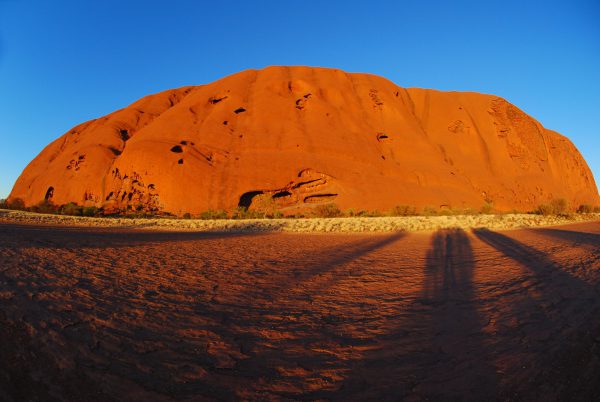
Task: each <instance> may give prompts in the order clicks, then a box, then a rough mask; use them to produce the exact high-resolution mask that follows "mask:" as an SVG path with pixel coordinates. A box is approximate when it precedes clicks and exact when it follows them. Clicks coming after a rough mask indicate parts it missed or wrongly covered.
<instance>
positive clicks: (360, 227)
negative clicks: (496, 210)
mask: <svg viewBox="0 0 600 402" xmlns="http://www.w3.org/2000/svg"><path fill="white" fill-rule="evenodd" d="M594 220H600V213H589V214H571V215H564V216H554V215H548V216H546V215H537V214H506V215H451V216H398V217H389V216H388V217H336V218H308V219H286V218H283V219H164V218H141V219H137V218H136V219H131V218H93V217H83V216H62V215H50V214H37V213H32V212H24V211H13V210H0V222H7V223H25V224H46V225H71V226H93V227H135V228H144V229H153V228H157V229H172V230H197V231H256V232H260V231H265V232H269V231H273V232H396V231H408V232H414V231H428V230H438V229H446V228H462V229H469V228H474V227H486V228H489V229H512V228H523V227H537V226H552V225H560V224H565V223H572V222H580V221H594Z"/></svg>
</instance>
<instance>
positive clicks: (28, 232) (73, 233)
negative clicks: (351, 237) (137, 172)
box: [0, 222, 277, 249]
mask: <svg viewBox="0 0 600 402" xmlns="http://www.w3.org/2000/svg"><path fill="white" fill-rule="evenodd" d="M239 224H240V230H231V231H166V230H146V231H145V230H139V229H136V227H132V228H122V227H115V228H86V227H65V226H34V225H18V224H3V223H0V247H2V246H6V247H11V248H13V249H20V248H32V247H33V248H52V249H58V248H66V249H78V248H112V247H135V246H141V245H144V244H146V243H164V242H179V241H194V240H203V239H220V238H231V237H239V236H260V235H264V234H266V233H270V232H273V231H277V227H274V228H273V230H269V231H265V230H263V231H251V230H249V229H250V228H249V227H248V228H245V229H244V226H243V222H242V223H239Z"/></svg>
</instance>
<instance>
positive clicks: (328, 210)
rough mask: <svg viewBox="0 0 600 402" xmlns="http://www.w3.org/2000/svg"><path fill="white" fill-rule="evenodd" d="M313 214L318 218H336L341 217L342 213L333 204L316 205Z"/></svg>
mask: <svg viewBox="0 0 600 402" xmlns="http://www.w3.org/2000/svg"><path fill="white" fill-rule="evenodd" d="M313 212H314V214H315V216H317V217H319V218H336V217H338V216H342V211H340V209H339V208H338V206H337V205H335V204H323V205H317V206H316V207H315V209H314V210H313Z"/></svg>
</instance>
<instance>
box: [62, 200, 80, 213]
mask: <svg viewBox="0 0 600 402" xmlns="http://www.w3.org/2000/svg"><path fill="white" fill-rule="evenodd" d="M58 212H59V213H60V214H61V215H73V216H81V215H83V207H81V206H79V205H77V204H76V203H74V202H70V203H68V204H65V205H61V207H60V208H59V209H58Z"/></svg>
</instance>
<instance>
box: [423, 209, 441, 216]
mask: <svg viewBox="0 0 600 402" xmlns="http://www.w3.org/2000/svg"><path fill="white" fill-rule="evenodd" d="M421 215H424V216H436V215H439V212H438V210H437V209H435V208H433V207H424V208H423V211H422V212H421Z"/></svg>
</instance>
